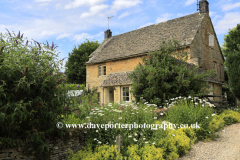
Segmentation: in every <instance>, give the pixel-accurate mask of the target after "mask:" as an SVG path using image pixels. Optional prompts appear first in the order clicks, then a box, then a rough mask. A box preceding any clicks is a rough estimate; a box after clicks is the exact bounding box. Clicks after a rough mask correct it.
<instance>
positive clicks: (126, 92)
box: [122, 87, 129, 101]
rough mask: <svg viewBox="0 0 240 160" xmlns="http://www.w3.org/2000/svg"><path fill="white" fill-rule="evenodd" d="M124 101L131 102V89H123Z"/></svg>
mask: <svg viewBox="0 0 240 160" xmlns="http://www.w3.org/2000/svg"><path fill="white" fill-rule="evenodd" d="M122 93H123V101H129V87H123V92H122Z"/></svg>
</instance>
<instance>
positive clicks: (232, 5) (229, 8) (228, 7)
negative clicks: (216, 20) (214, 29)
mask: <svg viewBox="0 0 240 160" xmlns="http://www.w3.org/2000/svg"><path fill="white" fill-rule="evenodd" d="M238 7H240V2H237V3H234V4H227V5H223V6H222V10H223V11H228V10H231V9H234V8H238Z"/></svg>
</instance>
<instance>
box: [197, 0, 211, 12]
mask: <svg viewBox="0 0 240 160" xmlns="http://www.w3.org/2000/svg"><path fill="white" fill-rule="evenodd" d="M199 9H200V13H209V3H208V1H207V0H201V1H199Z"/></svg>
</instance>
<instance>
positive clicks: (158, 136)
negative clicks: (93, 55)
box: [63, 94, 240, 160]
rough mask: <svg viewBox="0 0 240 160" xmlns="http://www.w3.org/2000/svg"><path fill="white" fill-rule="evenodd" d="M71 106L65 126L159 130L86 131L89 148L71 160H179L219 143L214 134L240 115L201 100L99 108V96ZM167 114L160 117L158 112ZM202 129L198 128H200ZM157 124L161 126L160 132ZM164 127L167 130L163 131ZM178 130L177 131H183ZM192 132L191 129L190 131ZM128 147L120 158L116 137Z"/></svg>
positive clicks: (236, 110) (78, 99) (79, 98)
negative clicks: (200, 143)
mask: <svg viewBox="0 0 240 160" xmlns="http://www.w3.org/2000/svg"><path fill="white" fill-rule="evenodd" d="M73 100H74V101H75V102H76V103H74V104H75V105H72V106H69V108H67V109H70V110H71V111H72V113H71V114H67V116H63V117H64V123H65V124H84V125H87V124H89V123H90V122H91V124H109V125H110V124H116V123H120V124H133V123H134V122H135V123H136V124H144V123H145V124H155V126H154V127H153V128H152V129H151V128H131V129H129V127H125V128H119V127H117V128H108V129H107V130H106V129H105V128H97V127H95V128H91V129H88V130H86V131H85V134H86V136H87V139H86V142H85V147H84V148H82V149H81V150H80V151H78V152H77V153H75V154H73V153H72V154H71V155H70V156H69V157H68V159H71V160H80V159H99V160H100V159H106V160H108V159H139V160H141V159H169V160H170V159H178V157H181V156H183V155H185V154H186V153H188V151H189V150H190V148H191V146H192V145H194V144H195V143H197V142H198V141H210V140H214V139H215V138H217V137H218V136H219V135H216V134H215V132H217V131H219V130H221V129H223V127H225V126H226V125H231V124H234V123H237V122H240V110H239V108H236V107H230V108H228V109H222V110H221V111H216V109H214V108H215V106H214V105H213V104H210V103H209V102H206V101H205V100H202V99H199V98H198V97H191V96H189V97H176V98H172V99H170V100H166V103H165V104H166V105H165V106H159V107H157V106H156V105H155V104H148V102H146V100H145V99H144V98H143V97H141V101H140V102H139V103H136V102H131V103H130V102H127V103H125V102H121V103H109V104H98V103H97V98H96V95H95V94H92V96H89V95H87V94H83V95H78V96H77V97H74V98H73ZM158 108H162V110H161V113H158V114H157V113H156V112H154V111H155V110H157V109H158ZM169 122H170V123H172V124H179V125H180V124H188V126H189V128H184V127H182V128H178V127H177V128H175V129H174V128H166V129H163V124H164V123H165V124H167V125H169ZM196 122H198V125H199V126H200V128H197V127H196V128H194V126H193V127H192V126H191V124H196ZM156 124H159V125H158V126H159V127H158V128H157V129H155V128H156V126H157V125H156ZM161 124H162V126H161ZM179 125H178V126H179ZM190 127H192V128H190ZM119 134H120V135H121V136H122V139H123V142H122V146H121V149H120V153H119V152H118V150H117V145H116V136H117V135H119Z"/></svg>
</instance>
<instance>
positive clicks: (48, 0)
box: [35, 0, 52, 2]
mask: <svg viewBox="0 0 240 160" xmlns="http://www.w3.org/2000/svg"><path fill="white" fill-rule="evenodd" d="M51 1H52V0H35V2H51Z"/></svg>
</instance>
